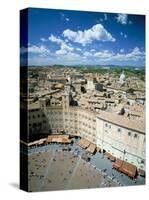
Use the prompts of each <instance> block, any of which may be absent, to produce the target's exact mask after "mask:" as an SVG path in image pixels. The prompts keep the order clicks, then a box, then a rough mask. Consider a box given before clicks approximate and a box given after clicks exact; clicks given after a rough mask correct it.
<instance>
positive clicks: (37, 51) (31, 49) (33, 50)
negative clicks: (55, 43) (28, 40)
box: [21, 45, 50, 54]
mask: <svg viewBox="0 0 149 200" xmlns="http://www.w3.org/2000/svg"><path fill="white" fill-rule="evenodd" d="M27 52H28V53H35V54H41V53H50V50H49V49H47V48H46V47H45V46H43V45H40V46H37V45H30V46H28V47H21V53H27Z"/></svg>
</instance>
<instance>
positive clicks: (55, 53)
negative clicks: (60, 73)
mask: <svg viewBox="0 0 149 200" xmlns="http://www.w3.org/2000/svg"><path fill="white" fill-rule="evenodd" d="M27 51H28V63H29V65H51V64H64V65H75V64H83V65H85V64H91V65H94V64H95V65H97V64H103V65H106V64H117V65H134V66H144V65H145V16H143V15H130V14H113V13H100V12H82V11H66V10H51V9H37V8H36V9H34V8H30V9H29V12H28V44H23V40H22V42H21V57H22V58H23V57H24V55H25V54H26V52H27Z"/></svg>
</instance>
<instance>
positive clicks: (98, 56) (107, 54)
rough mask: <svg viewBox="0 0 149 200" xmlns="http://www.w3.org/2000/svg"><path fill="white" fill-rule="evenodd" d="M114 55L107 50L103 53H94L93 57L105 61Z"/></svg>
mask: <svg viewBox="0 0 149 200" xmlns="http://www.w3.org/2000/svg"><path fill="white" fill-rule="evenodd" d="M113 55H114V54H113V52H111V51H109V50H104V51H100V52H96V53H95V54H94V56H95V57H97V58H100V59H107V58H110V57H112V56H113Z"/></svg>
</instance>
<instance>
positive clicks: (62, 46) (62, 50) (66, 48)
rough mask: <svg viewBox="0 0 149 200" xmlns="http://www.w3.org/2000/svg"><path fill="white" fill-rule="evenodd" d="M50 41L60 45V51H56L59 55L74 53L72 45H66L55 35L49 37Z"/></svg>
mask: <svg viewBox="0 0 149 200" xmlns="http://www.w3.org/2000/svg"><path fill="white" fill-rule="evenodd" d="M49 40H50V41H51V42H55V43H57V44H59V45H60V49H59V50H57V51H56V54H57V55H65V54H67V53H68V52H72V51H73V50H74V48H73V47H72V46H71V45H68V44H66V42H65V41H63V40H62V39H60V38H57V37H55V36H54V35H51V36H50V37H49Z"/></svg>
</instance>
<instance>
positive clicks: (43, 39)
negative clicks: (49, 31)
mask: <svg viewBox="0 0 149 200" xmlns="http://www.w3.org/2000/svg"><path fill="white" fill-rule="evenodd" d="M40 40H41V41H42V42H47V41H48V39H45V38H40Z"/></svg>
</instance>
